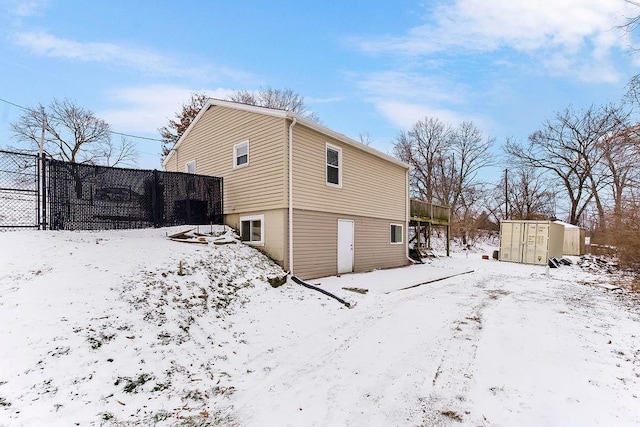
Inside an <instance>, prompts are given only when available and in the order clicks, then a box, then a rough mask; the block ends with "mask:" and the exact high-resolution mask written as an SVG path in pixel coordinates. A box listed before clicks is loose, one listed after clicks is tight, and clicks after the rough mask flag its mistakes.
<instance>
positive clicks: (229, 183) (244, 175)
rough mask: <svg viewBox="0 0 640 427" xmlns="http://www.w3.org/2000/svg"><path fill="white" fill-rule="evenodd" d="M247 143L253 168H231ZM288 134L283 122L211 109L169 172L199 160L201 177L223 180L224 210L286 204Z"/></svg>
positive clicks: (257, 208)
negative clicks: (236, 149)
mask: <svg viewBox="0 0 640 427" xmlns="http://www.w3.org/2000/svg"><path fill="white" fill-rule="evenodd" d="M246 140H248V141H249V164H248V165H247V166H244V167H240V168H237V169H234V168H233V159H234V150H233V147H234V145H236V144H238V143H241V142H243V141H246ZM286 142H287V134H286V126H285V121H284V120H283V119H282V118H277V117H271V116H266V115H262V114H256V113H251V112H246V111H240V110H236V109H232V108H225V107H216V106H214V107H212V108H210V109H209V111H207V112H206V113H205V114H204V115H203V116H202V118H201V119H200V121H198V122H197V123H196V125H195V126H194V128H193V129H192V130H191V132H190V133H189V134H188V135H187V137H186V138H185V139H184V140H183V141H182V143H181V144H180V146H179V147H178V149H177V150H176V153H175V154H174V156H173V158H172V159H170V161H169V163H168V164H167V165H166V166H167V169H168V170H177V171H183V170H184V167H185V165H184V164H185V163H186V162H187V161H190V160H194V159H195V160H196V163H197V165H198V171H197V172H198V173H199V174H203V175H213V176H221V177H223V179H224V181H223V182H224V212H225V213H226V214H229V213H235V212H239V213H243V212H247V211H256V210H268V209H277V208H283V207H286V206H287V195H286V176H287V175H286V174H287V163H286V161H287V159H286V149H287V144H286Z"/></svg>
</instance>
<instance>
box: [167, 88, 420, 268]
mask: <svg viewBox="0 0 640 427" xmlns="http://www.w3.org/2000/svg"><path fill="white" fill-rule="evenodd" d="M163 165H164V167H165V169H166V170H169V171H179V172H191V173H198V174H204V175H213V176H220V177H223V180H224V181H223V182H224V183H223V185H224V196H223V197H224V218H225V223H226V224H228V225H230V226H232V227H234V228H235V229H236V230H238V231H239V234H240V236H241V239H242V240H243V241H244V242H245V243H247V244H250V245H255V246H257V247H260V248H261V249H262V250H263V251H264V252H265V253H266V254H267V255H269V256H270V257H271V258H272V259H274V260H275V261H276V262H278V263H280V264H281V265H282V266H283V267H284V269H285V270H288V271H290V272H291V273H292V274H295V275H296V276H298V277H300V278H303V279H309V278H315V277H322V276H330V275H336V274H341V273H349V272H361V271H369V270H374V269H380V268H389V267H397V266H402V265H406V264H407V263H408V262H409V261H408V258H407V247H408V246H407V225H408V219H409V194H408V171H409V166H408V165H407V164H405V163H403V162H401V161H399V160H397V159H395V158H393V157H391V156H388V155H386V154H383V153H381V152H379V151H376V150H374V149H372V148H370V147H368V146H366V145H364V144H361V143H359V142H356V141H354V140H352V139H350V138H348V137H346V136H344V135H342V134H340V133H337V132H335V131H333V130H331V129H328V128H326V127H324V126H321V125H319V124H317V123H315V122H313V121H311V120H308V119H306V118H304V117H302V116H300V115H297V114H294V113H291V112H289V111H284V110H277V109H271V108H263V107H256V106H252V105H246V104H241V103H235V102H230V101H221V100H217V99H210V100H209V101H208V102H207V104H206V105H205V106H204V107H203V108H202V110H201V111H200V112H199V114H198V115H197V116H196V118H195V119H194V120H193V122H192V123H191V125H190V126H189V128H188V129H187V130H186V131H185V133H184V134H183V135H182V137H181V138H180V140H179V141H178V142H177V144H176V145H175V147H174V149H173V150H172V151H171V152H170V153H169V155H168V156H167V157H166V159H165V161H164V163H163Z"/></svg>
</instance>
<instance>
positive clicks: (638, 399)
mask: <svg viewBox="0 0 640 427" xmlns="http://www.w3.org/2000/svg"><path fill="white" fill-rule="evenodd" d="M179 229H180V228H172V229H161V230H135V231H108V232H38V231H22V232H5V233H0V251H1V253H2V262H1V264H0V324H1V325H2V327H1V328H0V343H1V344H0V426H14V425H15V426H22V425H25V426H42V425H61V426H67V425H81V426H85V425H95V426H99V425H105V426H109V425H118V426H120V425H158V426H173V425H184V426H206V425H242V426H245V425H254V426H263V425H292V426H307V425H318V426H319V425H322V426H328V425H330V426H343V425H352V426H376V425H379V426H386V425H426V426H431V425H474V426H475V425H505V426H506V425H531V426H534V425H640V411H638V409H637V408H638V407H640V396H639V392H638V390H640V316H639V315H638V306H637V301H638V300H637V299H634V297H633V294H631V293H629V292H628V291H626V290H624V289H623V290H620V291H609V290H607V289H605V288H603V287H600V286H596V285H597V284H603V283H604V284H606V283H610V282H611V280H613V278H612V277H610V276H608V275H605V274H604V273H601V272H599V271H595V272H588V271H586V270H584V269H582V268H580V267H578V266H576V265H573V266H564V267H562V268H560V269H555V270H551V271H549V272H548V273H547V271H546V269H545V268H543V267H534V266H526V265H518V264H509V263H499V262H497V261H493V260H482V259H481V257H480V255H481V253H475V252H471V253H459V254H454V256H453V257H451V258H440V259H434V260H432V261H430V262H429V263H428V264H425V265H419V266H412V267H408V268H403V269H396V270H384V271H378V272H371V273H366V274H354V275H345V276H342V277H339V278H336V277H332V278H326V279H320V280H314V281H311V283H315V284H320V285H321V286H322V287H324V288H325V289H328V290H330V291H332V292H335V293H336V294H339V296H341V297H342V298H345V299H347V300H348V301H350V302H352V303H357V305H356V306H355V308H353V309H347V308H346V307H345V306H343V305H341V304H339V303H338V302H337V301H335V300H333V299H330V298H328V297H326V296H324V295H322V294H320V293H317V292H314V291H312V290H309V289H306V288H303V287H301V286H298V285H295V284H293V283H288V284H285V285H283V286H281V287H278V288H273V287H271V286H270V285H269V284H268V283H267V279H268V278H269V277H272V276H274V275H278V274H282V271H281V269H280V267H278V266H277V265H275V264H273V263H272V262H271V261H270V260H268V259H267V258H266V257H264V256H263V255H262V254H260V253H259V252H258V251H256V250H254V249H252V248H249V247H246V246H244V245H242V244H240V243H238V242H235V241H234V239H233V236H232V235H231V234H230V233H229V232H228V231H224V230H223V229H221V228H220V229H217V230H216V232H217V233H218V234H220V233H225V234H224V236H222V237H223V239H222V240H224V241H226V242H229V241H232V242H234V243H230V244H223V245H215V244H213V243H214V242H213V241H214V240H215V239H214V238H207V240H208V243H209V244H206V245H205V244H198V243H190V244H187V243H181V242H175V241H171V240H169V239H167V238H166V235H167V234H171V233H173V232H175V231H177V230H179ZM182 229H184V227H183V228H182ZM489 250H490V248H487V251H489ZM488 253H490V252H488ZM444 277H449V278H448V279H445V280H439V281H438V279H441V278H444ZM424 282H432V283H429V284H425V285H422V286H416V287H412V288H410V289H406V290H399V289H401V288H406V287H410V286H414V285H418V284H420V283H424ZM594 284H595V285H594ZM344 288H358V289H359V290H361V289H367V292H366V293H357V292H350V291H348V290H345V289H344ZM362 292H364V291H362Z"/></svg>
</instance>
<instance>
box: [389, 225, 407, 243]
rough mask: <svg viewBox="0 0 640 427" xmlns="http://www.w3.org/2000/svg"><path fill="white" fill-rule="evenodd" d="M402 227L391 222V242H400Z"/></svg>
mask: <svg viewBox="0 0 640 427" xmlns="http://www.w3.org/2000/svg"><path fill="white" fill-rule="evenodd" d="M403 228H404V227H403V226H402V224H391V243H396V244H400V243H402V241H403V236H404V233H403Z"/></svg>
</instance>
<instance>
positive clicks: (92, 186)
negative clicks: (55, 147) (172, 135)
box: [45, 160, 222, 230]
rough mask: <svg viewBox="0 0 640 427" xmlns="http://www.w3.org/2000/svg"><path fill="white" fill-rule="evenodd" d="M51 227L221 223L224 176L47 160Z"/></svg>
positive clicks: (65, 228)
mask: <svg viewBox="0 0 640 427" xmlns="http://www.w3.org/2000/svg"><path fill="white" fill-rule="evenodd" d="M45 180H46V182H47V186H48V190H49V191H48V192H47V198H48V200H47V206H48V212H47V222H48V226H49V228H50V229H52V230H106V229H123V228H147V227H163V226H171V225H183V224H194V225H195V224H221V223H222V178H218V177H211V176H203V175H195V174H187V173H178V172H161V171H157V170H140V169H122V168H112V167H105V166H92V165H84V164H72V163H67V162H62V161H57V160H47V161H46V168H45Z"/></svg>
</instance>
